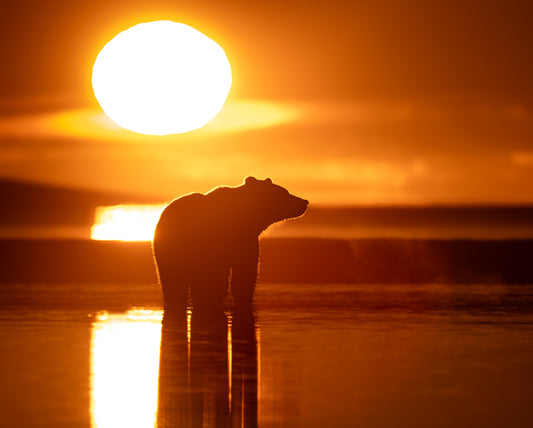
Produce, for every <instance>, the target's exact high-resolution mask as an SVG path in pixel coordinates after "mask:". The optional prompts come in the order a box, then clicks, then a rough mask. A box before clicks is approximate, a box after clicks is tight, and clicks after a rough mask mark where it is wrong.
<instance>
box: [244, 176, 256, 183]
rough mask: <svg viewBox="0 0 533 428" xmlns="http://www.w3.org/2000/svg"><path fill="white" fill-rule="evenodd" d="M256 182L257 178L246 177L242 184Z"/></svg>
mask: <svg viewBox="0 0 533 428" xmlns="http://www.w3.org/2000/svg"><path fill="white" fill-rule="evenodd" d="M256 182H257V178H255V177H246V178H245V179H244V184H250V183H256Z"/></svg>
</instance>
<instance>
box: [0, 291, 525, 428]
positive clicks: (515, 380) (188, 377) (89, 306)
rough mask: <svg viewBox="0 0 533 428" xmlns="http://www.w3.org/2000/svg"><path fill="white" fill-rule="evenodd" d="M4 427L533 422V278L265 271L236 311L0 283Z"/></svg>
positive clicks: (145, 294) (146, 295)
mask: <svg viewBox="0 0 533 428" xmlns="http://www.w3.org/2000/svg"><path fill="white" fill-rule="evenodd" d="M0 299H1V300H0V301H1V302H2V304H1V309H0V367H1V377H0V379H1V382H2V385H1V388H0V410H1V411H0V426H2V427H4V426H5V427H48V426H50V427H52V426H53V427H87V426H92V427H98V428H101V427H121V426H124V427H152V426H160V427H170V426H185V427H186V426H193V427H194V426H260V427H354V426H363V427H391V426H409V427H427V426H433V427H435V426H437V427H472V426H485V427H503V426H505V427H526V426H530V423H531V420H532V419H533V409H532V406H531V397H532V396H533V285H521V286H510V285H473V286H472V285H468V286H461V285H394V286H379V285H367V286H365V285H332V284H326V285H324V284H322V285H291V286H289V285H285V284H260V285H259V286H258V291H257V295H256V306H257V310H256V313H255V314H254V315H253V316H252V315H250V317H244V318H243V319H231V320H230V321H231V326H230V328H228V324H227V319H226V318H223V319H221V320H212V319H210V320H199V319H195V314H194V312H193V313H192V316H191V318H190V319H189V320H187V319H186V318H185V317H184V318H183V319H182V320H180V321H179V322H175V321H172V320H168V319H164V321H163V325H164V328H163V329H162V328H161V323H162V319H163V313H162V311H161V297H160V293H159V290H158V289H157V286H156V285H153V284H146V285H127V284H122V285H102V284H100V285H96V284H95V285H76V284H63V285H59V284H51V285H31V284H18V285H16V284H15V285H14V284H5V285H2V286H1V287H0Z"/></svg>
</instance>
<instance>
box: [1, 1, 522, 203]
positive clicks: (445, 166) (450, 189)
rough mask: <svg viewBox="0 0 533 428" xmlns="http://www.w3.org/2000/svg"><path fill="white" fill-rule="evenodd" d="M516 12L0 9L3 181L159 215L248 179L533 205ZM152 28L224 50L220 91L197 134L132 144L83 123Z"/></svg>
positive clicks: (461, 4) (206, 5) (472, 5)
mask: <svg viewBox="0 0 533 428" xmlns="http://www.w3.org/2000/svg"><path fill="white" fill-rule="evenodd" d="M426 3H427V4H426ZM531 12H532V11H531V6H530V5H529V2H527V1H500V2H474V1H468V0H467V1H441V0H438V1H434V2H412V1H406V2H397V1H393V0H389V1H349V2H348V1H345V2H343V1H339V0H333V1H330V2H327V3H321V4H314V3H309V2H282V1H279V2H276V1H275V2H269V3H262V4H259V3H253V2H252V3H250V2H241V1H226V2H215V1H201V0H200V1H195V2H188V1H184V2H175V1H161V0H152V1H151V2H145V1H139V0H129V1H113V0H108V1H105V2H104V1H91V2H83V1H80V2H67V1H65V0H63V1H61V0H60V1H51V2H31V1H20V2H9V3H8V4H7V5H4V6H3V11H2V14H1V15H0V20H1V22H0V28H1V30H0V31H1V32H2V34H1V35H2V37H0V43H1V45H2V46H1V48H2V52H3V56H4V61H3V62H4V65H3V68H2V79H0V97H1V98H0V176H1V177H2V178H21V179H30V180H36V181H41V182H49V183H55V184H61V185H68V186H75V187H76V186H81V187H93V188H98V189H109V190H129V191H138V192H141V193H146V194H153V195H158V196H161V197H162V198H170V197H173V196H176V195H178V194H180V193H182V192H190V191H207V190H209V189H210V188H211V187H213V186H215V185H217V184H230V185H235V184H238V183H239V182H240V181H241V180H242V178H243V177H244V176H246V175H251V174H252V175H257V176H259V177H266V176H271V177H273V178H274V180H275V181H277V182H278V183H280V184H282V185H286V186H288V187H290V188H291V189H293V190H294V191H295V192H297V193H301V194H303V195H306V196H308V197H309V199H311V201H314V202H317V203H320V202H321V203H338V204H339V203H380V204H389V203H393V204H397V203H524V202H525V203H533V186H532V185H531V184H532V183H533V85H532V84H531V82H530V80H531V76H533V56H532V55H531V46H533V31H532V30H531V29H530V20H529V17H530V16H531ZM155 19H171V20H176V21H181V22H184V23H187V24H189V25H192V26H194V27H196V28H198V29H199V30H201V31H203V32H204V33H206V34H207V35H209V36H210V37H212V38H214V39H215V40H217V42H218V43H219V44H221V45H222V46H223V47H224V49H225V50H226V53H227V55H228V57H229V60H230V62H231V64H232V69H233V81H234V84H233V88H232V91H231V93H230V97H229V101H228V104H227V106H226V111H225V112H223V113H222V114H221V115H220V116H219V117H218V118H217V119H216V120H217V122H216V123H213V124H211V125H210V126H208V128H206V129H202V130H199V131H194V132H191V133H188V134H184V135H178V136H173V137H168V138H167V137H166V138H157V137H144V138H143V137H138V136H135V135H133V134H131V133H128V132H126V131H120V130H116V129H115V130H113V129H111V130H110V129H109V128H108V126H107V125H106V124H105V121H104V123H102V122H101V121H99V119H98V113H99V112H98V109H97V104H96V102H95V101H94V99H93V98H92V94H91V90H90V72H91V66H92V62H93V61H94V58H95V56H96V54H97V53H98V51H99V49H100V48H101V47H102V46H103V44H104V43H105V42H107V41H108V40H109V39H110V38H111V37H113V36H114V35H115V34H116V33H117V32H119V31H121V30H123V29H125V28H128V27H129V26H131V25H134V24H136V23H138V22H141V21H147V20H155ZM243 100H248V103H243ZM259 101H261V102H263V104H258V102H259ZM265 102H266V103H265ZM78 108H81V109H85V108H87V109H95V110H81V111H79V110H77V109H78Z"/></svg>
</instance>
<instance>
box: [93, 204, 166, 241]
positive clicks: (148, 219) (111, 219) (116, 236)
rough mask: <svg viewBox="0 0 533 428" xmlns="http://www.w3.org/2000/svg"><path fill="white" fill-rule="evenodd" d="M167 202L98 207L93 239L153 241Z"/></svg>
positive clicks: (95, 215)
mask: <svg viewBox="0 0 533 428" xmlns="http://www.w3.org/2000/svg"><path fill="white" fill-rule="evenodd" d="M165 206H166V204H157V205H111V206H103V207H98V208H96V210H95V214H94V217H95V219H94V224H93V226H92V228H91V239H93V240H100V241H151V240H152V238H153V237H154V231H155V227H156V225H157V221H158V220H159V216H160V215H161V212H162V211H163V209H164V208H165Z"/></svg>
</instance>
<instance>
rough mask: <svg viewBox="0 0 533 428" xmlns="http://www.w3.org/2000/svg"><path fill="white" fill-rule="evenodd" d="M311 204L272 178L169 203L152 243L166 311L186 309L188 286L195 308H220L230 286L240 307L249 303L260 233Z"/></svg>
mask: <svg viewBox="0 0 533 428" xmlns="http://www.w3.org/2000/svg"><path fill="white" fill-rule="evenodd" d="M307 205H308V201H306V200H304V199H301V198H298V197H296V196H294V195H291V194H290V193H289V192H288V191H287V190H286V189H284V188H283V187H280V186H277V185H275V184H273V183H272V181H271V180H270V179H266V180H257V179H255V178H253V177H248V178H247V179H246V180H245V183H244V184H243V185H241V186H238V187H217V188H216V189H214V190H212V191H211V192H209V193H206V194H205V195H204V194H201V193H193V194H190V195H186V196H183V197H181V198H178V199H176V200H174V201H173V202H171V203H170V204H169V205H168V206H167V207H166V208H165V210H164V211H163V213H162V214H161V217H160V219H159V222H158V224H157V227H156V230H155V235H154V240H153V245H152V247H153V253H154V259H155V262H156V266H157V271H158V275H159V280H160V283H161V286H162V288H163V295H164V300H165V309H167V310H168V309H175V310H183V311H184V310H185V308H186V306H187V296H188V291H189V287H190V293H191V296H192V300H193V304H194V306H195V308H198V309H203V310H208V311H211V310H217V309H218V308H221V307H222V302H223V301H224V298H225V297H226V293H227V291H228V287H229V286H230V284H231V291H232V294H233V299H234V302H235V306H236V309H239V308H241V309H246V308H249V307H251V304H252V298H253V293H254V288H255V282H256V279H257V266H258V258H259V235H260V234H261V232H263V231H264V230H265V229H266V228H267V227H268V226H270V225H271V224H273V223H276V222H279V221H282V220H286V219H290V218H295V217H299V216H301V215H303V214H304V213H305V211H306V209H307Z"/></svg>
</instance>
